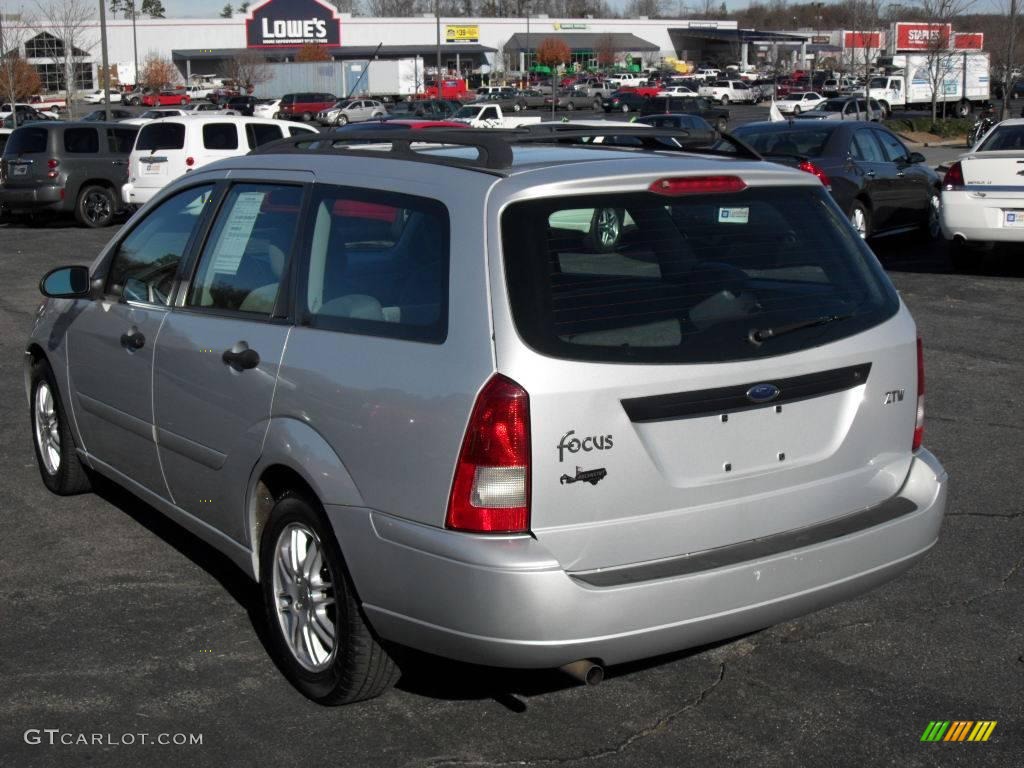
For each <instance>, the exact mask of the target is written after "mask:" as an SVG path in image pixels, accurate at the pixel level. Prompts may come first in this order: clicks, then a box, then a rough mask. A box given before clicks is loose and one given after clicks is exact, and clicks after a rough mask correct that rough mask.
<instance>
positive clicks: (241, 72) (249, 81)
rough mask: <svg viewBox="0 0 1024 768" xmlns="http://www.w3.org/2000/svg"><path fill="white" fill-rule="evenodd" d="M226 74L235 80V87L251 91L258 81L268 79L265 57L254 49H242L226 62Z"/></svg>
mask: <svg viewBox="0 0 1024 768" xmlns="http://www.w3.org/2000/svg"><path fill="white" fill-rule="evenodd" d="M227 76H228V77H229V78H231V79H232V80H234V81H235V85H236V87H238V88H239V89H242V90H246V91H249V92H251V91H252V89H253V88H255V87H256V86H257V85H259V84H260V83H265V82H267V80H269V79H270V77H271V73H270V67H269V66H268V64H267V59H266V57H265V56H263V55H262V54H260V53H257V52H256V51H243V52H242V53H240V54H238V55H237V56H235V57H233V58H232V59H231V60H230V61H229V62H228V67H227Z"/></svg>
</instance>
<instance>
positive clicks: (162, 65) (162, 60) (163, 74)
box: [138, 53, 181, 91]
mask: <svg viewBox="0 0 1024 768" xmlns="http://www.w3.org/2000/svg"><path fill="white" fill-rule="evenodd" d="M180 79H181V74H180V73H179V72H178V68H177V67H176V66H174V62H173V61H171V60H170V59H168V58H166V57H164V56H161V55H159V54H158V53H150V54H149V55H148V56H146V61H145V63H144V64H143V65H142V73H141V74H140V76H139V78H138V80H139V82H140V83H141V84H142V86H143V87H145V88H147V89H149V90H151V91H159V90H161V89H162V88H166V87H167V86H171V85H174V84H175V83H176V82H177V81H178V80H180Z"/></svg>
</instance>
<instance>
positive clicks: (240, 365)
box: [221, 341, 260, 371]
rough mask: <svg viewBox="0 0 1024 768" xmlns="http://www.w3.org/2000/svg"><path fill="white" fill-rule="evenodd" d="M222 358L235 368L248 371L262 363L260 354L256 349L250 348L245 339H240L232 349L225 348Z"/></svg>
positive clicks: (226, 363)
mask: <svg viewBox="0 0 1024 768" xmlns="http://www.w3.org/2000/svg"><path fill="white" fill-rule="evenodd" d="M221 360H223V361H224V363H225V365H228V366H230V367H231V368H232V369H233V370H236V371H247V370H249V369H250V368H255V367H256V366H257V365H259V364H260V355H259V353H258V352H257V351H256V350H255V349H249V345H248V344H246V343H245V342H244V341H240V342H238V343H237V344H235V346H233V347H232V348H231V349H226V350H224V354H223V355H221Z"/></svg>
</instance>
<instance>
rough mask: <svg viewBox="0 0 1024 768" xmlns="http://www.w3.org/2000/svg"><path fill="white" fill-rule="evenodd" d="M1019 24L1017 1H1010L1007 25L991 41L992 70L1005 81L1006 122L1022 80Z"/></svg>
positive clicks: (1002, 111)
mask: <svg viewBox="0 0 1024 768" xmlns="http://www.w3.org/2000/svg"><path fill="white" fill-rule="evenodd" d="M1018 29H1019V24H1018V22H1017V0H1010V2H1009V8H1008V9H1007V13H1006V19H1005V24H1002V25H1000V27H999V35H997V37H996V39H994V40H993V39H991V38H989V40H990V44H992V43H994V45H992V49H991V50H992V70H993V71H998V72H1001V73H1002V77H1001V78H1000V79H1001V80H1002V81H1003V102H1002V106H1001V108H1000V114H999V119H1000V120H1005V119H1006V118H1007V117H1009V112H1010V99H1012V98H1013V91H1014V89H1015V88H1016V86H1017V80H1019V79H1020V61H1021V59H1020V56H1021V52H1022V49H1021V48H1020V47H1018V42H1019V41H1018V40H1017V35H1018Z"/></svg>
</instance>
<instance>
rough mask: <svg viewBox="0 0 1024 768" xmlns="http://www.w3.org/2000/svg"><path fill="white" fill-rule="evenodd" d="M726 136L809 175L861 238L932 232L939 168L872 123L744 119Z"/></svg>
mask: <svg viewBox="0 0 1024 768" xmlns="http://www.w3.org/2000/svg"><path fill="white" fill-rule="evenodd" d="M733 135H734V136H735V137H736V138H738V139H742V140H743V141H745V142H746V143H747V144H749V145H750V146H752V147H753V148H754V149H756V150H757V151H758V152H760V153H761V155H763V156H764V158H765V159H766V160H771V161H772V162H776V163H781V164H783V165H789V166H792V167H795V168H799V169H800V170H802V171H806V172H808V173H811V174H814V175H815V176H817V177H818V178H819V179H821V182H822V184H824V185H825V186H826V187H828V189H829V191H831V193H832V197H833V198H834V199H835V201H836V203H838V204H839V207H840V208H841V209H842V211H843V213H845V214H846V215H847V216H848V217H849V219H850V223H851V224H853V226H854V229H856V230H857V231H858V232H859V233H860V235H861V237H864V238H868V237H875V236H877V235H889V234H897V233H900V232H908V231H911V230H915V229H916V230H921V231H922V232H923V233H925V234H926V235H927V236H928V237H937V236H938V234H939V201H940V196H939V186H940V180H939V176H938V174H936V173H935V171H933V170H932V169H931V168H929V167H928V166H927V165H926V164H925V158H924V156H923V155H921V154H920V153H918V152H911V151H909V150H908V149H907V148H906V146H904V144H903V142H902V141H900V139H899V137H898V136H897V135H896V134H894V133H893V132H892V131H890V130H889V129H888V128H885V127H884V126H882V125H879V124H877V123H869V122H865V121H842V122H802V121H793V122H784V123H778V122H776V123H767V122H766V123H748V124H747V125H743V126H740V127H739V128H737V129H736V130H735V131H734V132H733Z"/></svg>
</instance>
